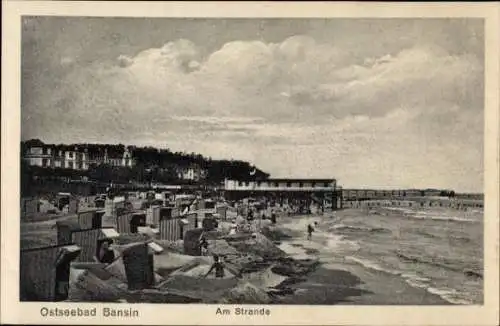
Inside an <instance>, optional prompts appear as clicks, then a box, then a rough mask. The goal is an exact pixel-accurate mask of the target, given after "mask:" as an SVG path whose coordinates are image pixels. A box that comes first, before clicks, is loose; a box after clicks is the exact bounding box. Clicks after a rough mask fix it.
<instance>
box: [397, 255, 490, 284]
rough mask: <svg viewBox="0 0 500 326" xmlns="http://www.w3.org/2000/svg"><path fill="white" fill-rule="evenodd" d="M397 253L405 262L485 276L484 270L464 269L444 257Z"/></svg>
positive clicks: (473, 275)
mask: <svg viewBox="0 0 500 326" xmlns="http://www.w3.org/2000/svg"><path fill="white" fill-rule="evenodd" d="M396 255H397V256H398V258H399V259H400V260H402V261H404V262H411V263H417V264H426V265H431V266H436V267H440V268H445V269H447V270H450V271H453V272H458V273H463V274H464V275H465V276H468V277H474V278H480V279H482V278H483V274H482V272H480V271H478V270H474V269H463V268H461V267H457V266H454V265H453V263H454V262H453V261H452V260H447V259H444V258H441V259H442V260H441V261H437V260H435V259H429V258H425V257H418V256H411V255H406V254H402V253H401V252H396Z"/></svg>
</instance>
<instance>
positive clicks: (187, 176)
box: [177, 165, 207, 181]
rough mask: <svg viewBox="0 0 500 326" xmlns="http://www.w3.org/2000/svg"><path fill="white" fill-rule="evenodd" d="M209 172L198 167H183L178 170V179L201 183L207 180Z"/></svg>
mask: <svg viewBox="0 0 500 326" xmlns="http://www.w3.org/2000/svg"><path fill="white" fill-rule="evenodd" d="M206 176H207V171H206V170H205V169H202V168H201V167H200V166H198V165H191V166H188V167H181V168H179V169H177V177H178V178H179V179H181V180H189V181H200V180H203V179H205V178H206Z"/></svg>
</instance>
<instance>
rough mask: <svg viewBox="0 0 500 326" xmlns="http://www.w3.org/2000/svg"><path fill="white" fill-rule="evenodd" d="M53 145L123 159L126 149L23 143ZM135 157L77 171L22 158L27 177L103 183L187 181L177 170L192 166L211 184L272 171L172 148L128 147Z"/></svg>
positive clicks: (263, 175) (260, 176)
mask: <svg viewBox="0 0 500 326" xmlns="http://www.w3.org/2000/svg"><path fill="white" fill-rule="evenodd" d="M34 144H35V145H38V146H40V145H43V146H53V147H54V150H55V149H63V150H74V148H75V147H78V149H79V151H80V150H83V149H84V148H87V152H88V153H89V155H96V154H99V155H102V154H103V153H104V151H105V150H107V153H108V156H109V157H110V158H121V157H122V155H123V152H124V150H125V148H126V146H125V145H123V144H118V145H114V144H112V145H110V144H71V145H46V144H43V142H41V141H40V140H30V141H28V142H23V143H22V144H21V149H22V152H23V153H25V151H26V150H27V149H28V148H29V146H30V145H31V146H33V145H34ZM127 148H128V149H129V151H130V152H131V154H132V159H133V160H134V165H133V167H118V166H111V165H108V164H100V165H95V164H92V165H90V167H89V169H88V170H73V169H64V168H50V167H47V168H41V167H37V166H30V165H28V164H27V163H26V161H24V160H22V163H21V173H22V178H24V180H32V179H33V178H35V177H43V178H73V179H75V178H83V177H85V178H87V179H88V180H92V181H99V182H115V183H128V182H131V181H132V182H134V181H135V182H159V183H171V182H181V183H182V182H183V180H182V178H179V176H178V174H177V172H178V171H179V170H183V169H186V168H189V167H195V168H199V169H200V170H202V171H205V173H204V175H203V180H204V181H206V182H208V183H220V182H222V181H223V180H224V179H226V178H227V179H236V180H254V179H267V178H268V177H269V174H268V173H266V172H264V171H262V170H260V169H258V168H256V167H255V166H253V165H252V164H250V163H249V162H245V161H241V160H215V159H212V158H210V157H205V156H203V155H201V154H197V153H186V152H172V151H171V150H169V149H157V148H155V147H150V146H147V147H138V146H128V147H127Z"/></svg>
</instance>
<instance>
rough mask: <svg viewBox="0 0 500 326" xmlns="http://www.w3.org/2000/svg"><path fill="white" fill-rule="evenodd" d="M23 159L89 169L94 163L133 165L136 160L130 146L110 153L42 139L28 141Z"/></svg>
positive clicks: (70, 167)
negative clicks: (45, 142)
mask: <svg viewBox="0 0 500 326" xmlns="http://www.w3.org/2000/svg"><path fill="white" fill-rule="evenodd" d="M25 145H26V148H25V152H24V153H23V159H24V160H25V161H26V162H28V164H29V165H31V166H39V167H51V168H65V169H74V170H88V169H89V168H90V166H91V165H92V164H96V165H100V164H109V165H112V166H122V167H132V166H133V165H134V160H133V158H132V153H131V152H130V149H129V148H127V147H126V148H125V149H124V150H123V151H121V152H117V153H113V155H108V151H107V149H106V148H99V149H98V150H97V151H96V150H95V149H94V151H92V152H89V150H88V148H86V147H78V146H75V147H71V146H66V145H51V144H44V143H43V142H41V141H36V140H34V141H28V142H26V144H25Z"/></svg>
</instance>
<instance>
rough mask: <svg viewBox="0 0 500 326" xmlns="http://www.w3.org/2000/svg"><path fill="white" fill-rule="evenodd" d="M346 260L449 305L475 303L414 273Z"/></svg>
mask: <svg viewBox="0 0 500 326" xmlns="http://www.w3.org/2000/svg"><path fill="white" fill-rule="evenodd" d="M345 259H346V260H348V261H352V262H355V263H357V264H359V265H361V266H363V267H365V268H368V269H372V270H376V271H379V272H384V273H388V274H391V275H397V276H400V277H402V278H403V279H404V280H405V282H406V283H407V284H408V285H410V286H411V287H414V288H419V289H424V290H426V291H427V292H429V293H432V294H435V295H437V296H439V297H441V298H442V299H443V300H445V301H447V302H449V303H452V304H472V303H473V302H472V301H470V300H466V299H464V298H463V297H461V295H460V293H459V292H457V291H456V290H454V289H448V288H436V287H433V286H432V285H431V280H430V279H429V278H426V277H421V276H419V275H417V274H414V273H404V272H402V271H397V270H392V269H388V268H384V267H382V266H380V265H379V264H377V263H375V262H373V261H370V260H366V259H362V258H358V257H352V256H346V257H345Z"/></svg>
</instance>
